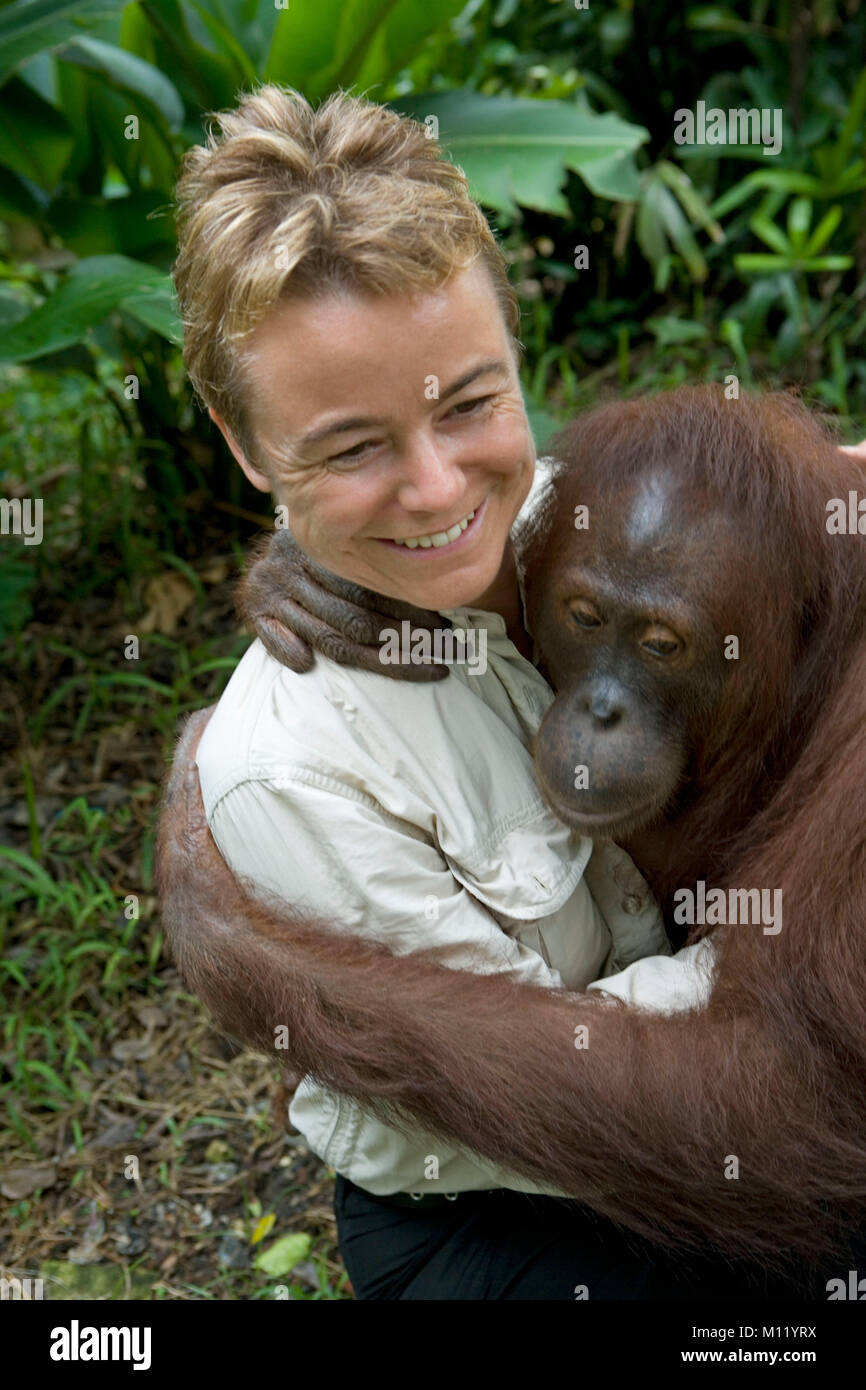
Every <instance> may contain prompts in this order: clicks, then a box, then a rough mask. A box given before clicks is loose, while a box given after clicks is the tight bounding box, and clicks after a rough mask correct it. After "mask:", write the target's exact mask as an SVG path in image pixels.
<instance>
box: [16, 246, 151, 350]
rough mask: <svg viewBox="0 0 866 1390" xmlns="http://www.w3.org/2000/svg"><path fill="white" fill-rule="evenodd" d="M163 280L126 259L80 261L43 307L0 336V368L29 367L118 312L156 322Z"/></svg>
mask: <svg viewBox="0 0 866 1390" xmlns="http://www.w3.org/2000/svg"><path fill="white" fill-rule="evenodd" d="M167 279H168V277H167V276H166V275H164V274H163V272H162V271H159V270H156V269H155V268H154V267H153V266H150V265H144V264H143V263H142V262H141V261H133V260H130V259H129V258H128V257H126V256H91V257H89V258H88V259H87V260H83V261H79V262H78V263H77V264H76V265H75V266H73V268H72V270H71V271H70V273H69V275H68V276H67V278H66V280H65V281H64V282H63V284H62V285H61V286H60V287H59V289H57V290H55V292H54V294H52V295H50V296H49V298H48V299H46V301H45V303H44V304H41V305H40V306H39V308H38V309H35V310H34V311H33V313H32V314H29V315H28V316H27V318H26V319H22V321H21V322H20V323H17V324H15V325H14V327H13V328H11V329H10V330H9V332H8V333H6V334H5V335H4V336H3V339H2V341H0V362H28V361H30V360H32V358H34V357H44V356H45V354H46V353H48V352H57V351H59V349H60V348H65V347H70V346H71V345H72V344H73V343H77V342H80V341H81V339H82V338H83V337H84V335H85V334H86V333H87V332H88V330H89V329H91V328H95V327H97V325H98V324H100V323H102V322H103V320H104V319H105V318H107V316H108V315H109V314H110V313H113V312H114V311H115V310H116V309H118V308H121V307H122V308H125V309H127V310H128V312H130V313H132V314H134V315H135V317H136V318H138V319H140V321H141V322H143V323H147V322H148V320H147V317H146V314H148V313H152V315H153V316H154V317H155V318H160V316H161V315H162V316H164V314H165V311H164V308H162V306H163V304H164V298H165V295H166V293H167V290H166V283H167ZM149 326H155V325H152V324H150V325H149ZM159 331H162V329H161V328H160V330H159Z"/></svg>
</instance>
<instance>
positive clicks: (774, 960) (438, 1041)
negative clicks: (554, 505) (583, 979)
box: [159, 388, 866, 1272]
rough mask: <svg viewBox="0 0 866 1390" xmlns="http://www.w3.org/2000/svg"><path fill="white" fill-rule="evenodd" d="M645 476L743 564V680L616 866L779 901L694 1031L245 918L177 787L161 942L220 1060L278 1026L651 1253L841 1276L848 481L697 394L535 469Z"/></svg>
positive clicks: (407, 1116)
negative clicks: (718, 517) (760, 664)
mask: <svg viewBox="0 0 866 1390" xmlns="http://www.w3.org/2000/svg"><path fill="white" fill-rule="evenodd" d="M672 443H673V444H674V445H675V448H674V449H673V451H671V444H672ZM665 450H667V455H666V456H667V457H668V458H669V459H671V460H673V462H674V463H675V464H676V466H677V467H678V468H681V469H682V470H684V476H685V477H689V476H692V477H694V478H699V477H702V478H704V480H706V478H707V477H709V479H710V482H711V485H712V488H713V489H718V491H719V492H720V495H721V496H722V497H723V498H724V499H725V501H724V506H725V508H727V509H728V510H729V512H730V513H731V515H732V516H733V517H734V518H735V519H736V521H737V525H738V526H740V527H742V528H743V530H744V531H745V532H747V533H748V534H749V535H750V536H752V537H754V538H755V543H756V544H757V543H758V539H759V538H760V537H761V536H764V537H765V541H764V547H763V550H762V551H761V555H762V576H763V579H762V583H761V585H760V587H759V589H758V591H756V592H755V593H754V598H753V606H752V609H751V618H750V619H748V621H751V620H752V619H755V618H757V622H758V631H759V632H760V634H761V635H762V639H763V643H764V646H763V651H764V652H765V654H766V664H765V666H764V668H763V669H762V670H755V669H747V667H748V665H749V664H748V663H746V666H742V665H741V669H740V671H739V672H738V674H737V677H736V680H735V681H733V682H732V683H731V685H730V686H729V687H727V694H726V697H725V701H724V707H723V708H722V709H720V710H718V711H717V712H716V715H715V718H714V720H713V721H712V723H711V725H710V726H709V727H707V728H706V729H705V731H704V737H703V741H702V745H701V747H699V748H697V749H696V750H695V767H696V770H697V781H696V784H695V788H694V791H695V794H694V796H693V798H692V799H691V800H690V801H687V803H686V804H685V805H684V806H682V807H680V808H679V810H678V812H677V815H676V817H675V818H674V819H673V821H672V822H671V823H670V824H668V825H667V826H666V827H664V831H665V833H664V834H659V833H656V832H654V831H650V832H648V834H647V835H646V836H644V837H643V840H642V842H641V840H640V839H636V840H635V852H636V854H637V855H638V856H639V858H640V860H641V863H642V866H643V867H645V868H646V870H647V871H648V873H649V874H650V877H651V878H652V881H653V883H654V884H655V886H656V887H657V888H658V890H659V891H660V892H661V893H662V894H666V893H667V892H668V891H669V890H670V888H671V887H672V886H674V885H684V884H688V883H690V882H691V881H692V880H693V879H694V878H695V877H704V878H705V879H707V880H708V881H711V882H712V883H713V885H715V886H725V885H726V884H731V885H734V886H736V885H753V884H763V885H773V886H774V887H779V888H781V889H782V890H783V896H784V929H783V930H782V931H781V932H780V933H779V934H778V935H777V936H773V935H765V934H763V933H762V932H761V930H760V928H759V927H755V926H744V927H741V928H735V929H733V930H730V929H729V930H727V931H726V932H724V933H723V934H719V936H718V941H719V963H718V970H717V976H716V981H715V985H714V989H713V993H712V998H711V1001H710V1003H709V1006H708V1007H707V1008H706V1010H704V1011H701V1012H693V1013H689V1014H680V1015H674V1016H671V1017H665V1016H659V1015H652V1014H649V1013H646V1012H643V1011H640V1010H636V1009H630V1008H627V1007H625V1006H624V1005H621V1004H619V1003H618V1002H612V1001H610V1000H605V999H603V998H600V997H597V996H596V997H593V996H590V995H579V994H573V993H569V992H567V991H564V990H563V991H553V990H545V989H542V988H536V987H532V986H528V985H518V984H515V983H514V982H513V981H512V980H510V979H509V978H507V977H503V976H501V975H484V976H476V975H471V974H468V973H464V972H458V971H453V970H449V969H446V968H444V967H442V966H440V965H438V964H437V963H436V961H435V959H434V958H433V957H432V955H431V954H430V953H424V954H421V953H418V954H415V955H412V956H402V957H395V956H392V955H391V954H390V953H389V952H388V951H387V950H386V949H385V948H384V947H381V946H378V945H375V944H370V943H367V942H364V941H362V940H360V939H355V938H353V937H349V936H346V935H343V934H338V933H336V932H334V931H333V930H331V929H330V926H329V924H326V923H322V922H318V921H313V920H309V919H305V918H303V917H301V916H299V915H297V914H295V913H293V912H292V911H291V910H290V909H288V908H286V907H285V906H284V905H282V906H281V905H280V904H270V905H265V904H264V903H262V902H259V901H257V900H255V899H254V898H253V896H252V892H251V891H247V890H245V889H243V888H242V887H241V886H240V885H238V884H237V883H236V882H235V880H234V879H233V878H232V877H231V876H230V875H228V874H227V873H226V871H225V869H224V866H222V861H221V860H220V857H219V854H218V852H217V851H216V848H215V846H214V845H213V842H212V840H211V838H210V836H209V834H208V833H207V832H206V827H203V826H202V825H201V824H199V825H198V826H196V825H195V824H194V823H193V822H192V821H191V820H190V818H189V816H188V814H187V813H186V812H185V810H184V807H183V804H182V803H183V795H182V792H183V789H184V786H185V785H186V787H187V791H188V792H189V793H190V794H191V795H193V797H194V798H195V797H197V795H198V793H197V789H196V788H194V787H193V786H192V784H191V779H190V776H189V774H187V777H186V783H185V782H184V777H183V769H182V768H181V769H180V771H178V772H176V773H175V775H174V777H173V779H172V781H171V783H170V784H169V789H168V794H167V801H166V811H165V813H164V816H163V821H162V824H161V827H160V843H159V882H160V890H161V893H162V897H163V903H164V912H165V920H166V928H167V933H168V938H169V941H170V944H171V946H172V949H173V951H174V953H175V956H176V959H177V962H178V965H179V968H180V971H181V973H182V975H183V977H184V979H185V980H186V982H187V984H188V985H189V987H190V988H191V989H192V990H194V991H195V992H196V993H197V994H198V995H199V996H200V997H201V998H202V999H203V1000H204V1002H205V1003H206V1004H207V1006H208V1007H209V1009H210V1010H211V1012H212V1013H213V1015H214V1017H215V1019H216V1020H217V1022H218V1023H219V1025H220V1026H221V1027H222V1028H224V1029H225V1030H226V1031H227V1032H228V1033H230V1034H232V1035H233V1036H235V1037H237V1038H239V1039H242V1040H243V1041H244V1042H246V1043H248V1044H250V1045H252V1046H254V1047H259V1048H261V1049H262V1050H263V1051H265V1052H267V1053H268V1054H269V1055H274V1054H273V1047H274V1030H275V1028H276V1027H277V1026H278V1025H279V1024H281V1023H284V1024H287V1025H288V1031H289V1045H288V1050H287V1052H278V1053H277V1054H276V1055H277V1057H278V1059H279V1060H281V1061H285V1062H286V1063H287V1064H288V1065H290V1066H291V1067H292V1068H293V1069H294V1070H296V1071H298V1072H300V1073H306V1074H309V1075H311V1076H313V1077H315V1078H316V1079H317V1080H318V1081H320V1082H321V1083H322V1084H324V1085H326V1086H329V1087H331V1088H333V1089H334V1090H338V1091H341V1092H343V1093H344V1094H347V1095H351V1096H354V1097H356V1098H357V1099H359V1100H360V1101H362V1102H364V1103H365V1104H366V1105H367V1107H368V1108H369V1109H371V1110H374V1111H376V1112H378V1113H379V1114H380V1115H381V1116H382V1117H383V1118H385V1119H386V1120H388V1121H389V1122H391V1123H394V1124H398V1125H400V1124H405V1123H411V1119H412V1117H414V1118H415V1119H417V1120H418V1121H420V1122H421V1123H422V1124H423V1125H424V1126H425V1127H426V1128H428V1129H430V1130H432V1131H434V1132H437V1133H440V1134H441V1135H442V1136H443V1137H445V1138H447V1139H449V1140H451V1141H456V1142H457V1143H459V1144H462V1145H464V1146H466V1147H467V1148H469V1149H472V1150H475V1151H477V1152H479V1153H481V1154H483V1155H485V1156H486V1157H488V1158H490V1159H492V1160H494V1161H495V1162H497V1163H499V1164H502V1165H503V1166H505V1167H508V1168H511V1169H512V1170H514V1171H516V1172H520V1173H523V1174H526V1175H527V1176H529V1177H531V1178H534V1179H536V1180H538V1181H540V1182H544V1183H551V1184H554V1185H556V1186H557V1187H558V1188H560V1189H562V1190H563V1191H567V1192H569V1193H571V1194H573V1196H574V1197H575V1198H577V1199H579V1200H580V1201H581V1202H584V1203H586V1204H588V1205H589V1206H591V1207H592V1208H594V1209H595V1210H596V1211H598V1212H600V1213H602V1214H603V1215H605V1216H608V1217H610V1218H612V1219H613V1220H614V1221H617V1222H619V1223H622V1224H623V1225H625V1226H627V1227H629V1228H631V1229H632V1230H634V1231H637V1232H640V1233H642V1234H644V1235H647V1236H649V1237H651V1238H655V1239H657V1240H660V1241H663V1242H666V1243H671V1244H679V1245H681V1246H690V1245H695V1244H699V1243H704V1242H709V1243H710V1244H711V1245H712V1246H714V1247H715V1248H716V1249H718V1250H719V1251H721V1252H723V1253H725V1254H728V1255H732V1256H752V1257H755V1256H757V1257H760V1258H761V1259H763V1260H764V1261H765V1262H768V1263H772V1262H777V1261H778V1262H781V1261H789V1262H796V1261H797V1260H800V1261H804V1260H809V1259H816V1260H817V1259H822V1258H826V1257H835V1258H838V1260H839V1264H840V1270H839V1272H844V1270H843V1262H844V1259H845V1254H844V1243H845V1237H846V1232H848V1231H849V1230H851V1229H852V1228H853V1226H854V1225H855V1224H859V1225H861V1226H862V1223H863V1221H864V1218H866V1105H864V1095H866V925H864V917H866V642H864V624H866V545H864V540H863V539H862V538H860V537H858V536H847V537H846V536H835V537H831V536H828V534H827V531H826V527H825V524H824V522H825V504H826V502H827V500H828V499H829V498H830V497H847V493H848V490H849V489H854V490H857V489H858V488H860V487H862V485H863V475H862V466H861V465H860V464H859V463H858V462H857V461H856V460H855V459H852V458H849V457H847V456H845V455H843V454H842V453H840V452H839V451H838V450H836V449H835V448H834V447H833V445H832V444H831V442H830V441H829V440H828V439H827V438H826V437H825V436H824V435H823V432H822V431H821V430H820V429H819V428H818V426H817V425H816V424H815V423H814V422H813V421H811V420H810V418H809V417H808V415H807V414H806V412H805V411H803V410H802V409H801V408H800V407H798V406H797V405H796V404H795V403H793V402H792V401H790V399H787V398H779V397H764V398H756V399H743V400H740V401H738V402H728V401H724V400H722V399H721V394H720V392H719V391H718V390H717V389H712V388H690V389H688V390H683V391H680V392H675V393H672V394H671V395H669V396H662V397H658V398H655V399H653V400H651V401H638V402H631V403H628V404H624V405H614V406H611V407H605V408H604V409H603V410H602V411H600V412H593V414H592V416H590V417H587V419H586V420H584V421H578V422H577V424H576V425H575V426H574V427H573V428H572V430H571V431H570V432H568V433H567V435H566V438H565V440H564V442H563V444H562V446H561V452H563V451H564V453H565V460H566V463H567V464H571V463H572V462H573V463H574V466H575V467H577V466H585V465H580V462H579V461H580V458H581V457H583V458H585V459H586V460H588V461H589V463H591V466H592V467H594V468H596V467H597V468H603V469H605V470H610V476H611V478H612V480H613V479H615V477H616V476H620V477H623V476H626V475H627V474H628V471H629V470H630V469H631V470H634V469H640V468H642V467H644V466H647V464H648V463H649V462H650V461H651V460H653V459H654V460H655V461H656V462H658V460H659V458H661V457H663V456H665ZM569 451H571V452H569ZM677 460H678V462H677ZM568 475H569V469H566V470H565V472H564V474H563V480H566V482H567V478H568ZM563 480H560V484H559V486H563ZM612 485H613V481H612ZM544 548H545V542H544V540H540V541H539V542H538V545H537V554H538V555H543V553H544ZM536 563H538V561H537V562H536ZM744 621H746V619H745V618H744ZM184 817H186V819H185V818H184ZM178 827H180V830H179V829H178ZM287 891H290V885H287ZM699 934H700V933H699V931H698V930H696V931H695V933H694V937H693V939H695V938H696V937H697V935H699ZM578 1024H586V1025H587V1027H588V1029H589V1046H588V1047H587V1048H586V1049H577V1048H575V1046H574V1032H575V1027H576V1025H578ZM728 1155H736V1156H737V1157H738V1159H739V1173H740V1176H739V1179H737V1180H730V1179H727V1178H726V1177H725V1163H726V1158H727V1156H728ZM844 1268H847V1265H845V1266H844ZM834 1269H835V1265H834Z"/></svg>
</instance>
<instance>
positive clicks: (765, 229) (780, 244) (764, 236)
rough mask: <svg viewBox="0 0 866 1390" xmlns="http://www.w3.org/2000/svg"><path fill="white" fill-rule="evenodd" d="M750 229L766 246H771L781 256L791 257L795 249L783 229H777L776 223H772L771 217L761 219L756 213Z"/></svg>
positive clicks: (750, 222)
mask: <svg viewBox="0 0 866 1390" xmlns="http://www.w3.org/2000/svg"><path fill="white" fill-rule="evenodd" d="M749 227H750V228H751V230H752V231H753V232H754V233H755V236H756V237H760V239H761V241H763V242H764V244H765V245H766V246H771V247H772V248H773V250H774V251H777V252H778V253H779V255H780V256H790V255H791V253H792V251H793V249H794V248H793V247H792V245H791V243H790V241H789V240H788V238H787V237H786V236H785V233H784V232H783V231H782V229H781V227H777V226H776V224H775V222H771V221H770V219H769V217H761V216H760V215H759V214H758V213H756V214H755V216H754V217H753V218H751V220H750V221H749Z"/></svg>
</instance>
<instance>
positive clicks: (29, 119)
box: [0, 77, 74, 189]
mask: <svg viewBox="0 0 866 1390" xmlns="http://www.w3.org/2000/svg"><path fill="white" fill-rule="evenodd" d="M73 147H74V136H73V133H72V131H71V130H70V128H69V125H68V124H67V122H66V120H65V118H64V117H63V115H62V114H61V113H60V112H59V111H57V110H56V109H55V107H53V106H49V104H48V102H47V101H43V100H42V98H41V97H40V96H37V95H36V93H35V92H34V91H33V89H32V87H28V85H27V83H26V82H22V81H21V79H20V78H18V77H13V79H12V80H11V82H7V83H6V86H5V87H4V88H3V89H2V91H0V166H2V167H3V168H6V169H11V170H12V172H13V173H14V174H19V175H21V176H22V177H23V178H25V179H30V180H31V182H32V183H35V184H38V185H39V187H40V188H45V189H51V188H53V187H54V186H55V184H56V183H57V181H58V179H59V178H60V175H61V174H62V173H63V170H64V169H65V168H66V165H67V164H68V163H69V159H70V156H71V155H72V151H73Z"/></svg>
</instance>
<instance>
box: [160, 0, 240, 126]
mask: <svg viewBox="0 0 866 1390" xmlns="http://www.w3.org/2000/svg"><path fill="white" fill-rule="evenodd" d="M139 8H140V10H141V12H142V13H143V14H144V15H145V16H146V17H147V20H148V22H149V23H150V25H151V26H152V28H153V32H154V35H155V50H156V52H157V55H158V58H159V61H160V64H161V65H164V67H165V68H167V69H168V70H169V71H170V72H171V76H172V81H173V82H174V84H175V86H176V87H177V88H178V90H179V91H180V92H182V93H183V94H184V95H185V96H187V98H188V100H190V102H191V103H197V104H198V105H200V106H202V107H204V109H205V110H208V111H212V110H217V109H220V108H222V107H228V106H234V104H235V98H236V95H237V91H238V88H239V87H241V86H242V85H243V83H244V80H245V73H244V72H242V71H241V70H239V68H238V66H237V63H236V62H235V58H234V54H233V53H226V52H222V53H211V52H210V50H209V49H207V48H205V47H204V45H203V44H200V43H196V41H195V40H194V39H193V37H192V35H191V34H190V32H189V25H188V24H187V22H186V15H185V13H184V10H183V6H182V5H181V4H180V3H179V0H140V3H139Z"/></svg>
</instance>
